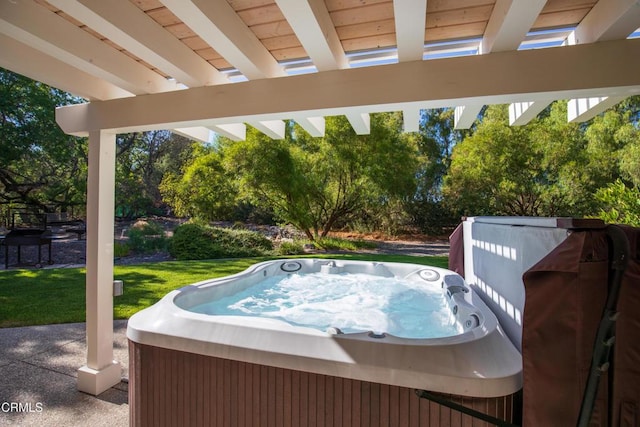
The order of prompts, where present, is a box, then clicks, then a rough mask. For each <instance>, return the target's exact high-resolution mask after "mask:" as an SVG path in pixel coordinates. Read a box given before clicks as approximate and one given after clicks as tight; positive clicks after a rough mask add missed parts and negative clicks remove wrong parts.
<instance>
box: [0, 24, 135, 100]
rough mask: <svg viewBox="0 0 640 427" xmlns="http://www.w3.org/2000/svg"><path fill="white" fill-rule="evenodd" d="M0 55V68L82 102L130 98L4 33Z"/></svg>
mask: <svg viewBox="0 0 640 427" xmlns="http://www.w3.org/2000/svg"><path fill="white" fill-rule="evenodd" d="M0 52H2V54H0V67H2V68H6V69H9V70H14V71H15V72H17V73H20V74H22V75H24V76H27V77H29V78H31V79H33V80H37V81H39V82H42V83H45V84H47V85H49V86H52V87H56V88H58V89H61V90H64V91H67V92H69V93H73V94H74V95H77V96H80V97H83V98H86V99H95V100H99V101H102V100H107V99H114V98H126V97H128V96H134V94H133V93H131V92H129V91H126V90H124V89H121V88H119V87H118V86H116V85H114V84H113V83H111V82H108V81H106V80H104V79H100V78H98V77H95V76H93V75H91V74H89V73H86V72H84V71H81V70H79V69H78V68H76V67H73V66H71V65H69V64H67V63H66V62H63V61H60V60H59V59H56V58H54V57H53V56H49V55H47V54H45V53H43V52H42V51H40V50H38V49H34V48H32V47H30V46H27V45H25V44H24V43H21V42H19V41H17V40H15V39H13V38H11V37H8V36H6V35H4V34H0Z"/></svg>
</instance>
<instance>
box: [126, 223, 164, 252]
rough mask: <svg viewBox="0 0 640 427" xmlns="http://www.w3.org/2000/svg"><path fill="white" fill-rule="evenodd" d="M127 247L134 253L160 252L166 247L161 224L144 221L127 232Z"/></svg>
mask: <svg viewBox="0 0 640 427" xmlns="http://www.w3.org/2000/svg"><path fill="white" fill-rule="evenodd" d="M127 237H128V238H129V243H128V245H129V248H130V249H131V251H132V252H135V253H143V254H144V253H152V252H160V251H164V250H166V249H167V238H166V237H165V235H164V229H163V228H162V226H161V225H159V224H155V223H144V224H142V225H140V226H138V225H136V226H134V227H132V228H131V229H130V230H129V231H128V232H127Z"/></svg>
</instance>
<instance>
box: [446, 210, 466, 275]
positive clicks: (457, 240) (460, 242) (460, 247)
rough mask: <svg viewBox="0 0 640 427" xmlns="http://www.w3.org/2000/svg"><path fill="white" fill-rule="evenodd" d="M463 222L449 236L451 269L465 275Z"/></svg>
mask: <svg viewBox="0 0 640 427" xmlns="http://www.w3.org/2000/svg"><path fill="white" fill-rule="evenodd" d="M462 228H463V226H462V223H460V224H458V226H457V227H456V229H455V230H453V233H451V235H450V236H449V247H450V249H449V270H451V271H455V272H456V273H458V274H459V275H461V276H462V277H464V233H463V231H462Z"/></svg>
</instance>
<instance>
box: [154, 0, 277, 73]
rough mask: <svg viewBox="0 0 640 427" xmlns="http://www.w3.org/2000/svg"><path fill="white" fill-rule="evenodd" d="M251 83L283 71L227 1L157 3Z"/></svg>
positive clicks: (206, 0) (176, 0)
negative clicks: (163, 6)
mask: <svg viewBox="0 0 640 427" xmlns="http://www.w3.org/2000/svg"><path fill="white" fill-rule="evenodd" d="M160 1H161V2H162V4H164V5H165V6H166V7H167V8H168V9H169V10H171V12H172V13H173V14H174V15H176V16H177V17H178V18H180V19H181V20H182V21H183V22H184V23H185V24H186V25H187V26H189V27H190V28H191V29H193V30H194V31H195V32H196V33H197V34H199V35H200V37H201V38H202V39H203V40H204V41H206V42H207V43H208V44H209V46H211V47H212V48H213V49H215V50H216V51H217V52H218V53H219V54H220V55H222V57H223V58H224V59H226V60H227V61H228V62H229V63H230V64H231V65H233V66H234V67H235V68H236V69H238V70H239V71H240V72H241V73H242V74H243V75H244V76H245V77H247V78H248V79H250V80H253V79H264V78H268V77H282V76H284V75H285V72H284V70H283V68H282V66H280V64H278V62H277V61H276V60H275V59H274V57H273V56H272V55H271V53H269V51H268V50H267V49H266V48H265V47H264V45H263V44H262V43H260V40H258V38H257V37H256V36H255V34H253V32H252V31H251V30H250V29H249V28H248V27H247V26H246V25H245V24H244V22H242V19H241V18H240V17H239V16H238V14H237V13H236V12H235V11H234V10H233V8H232V7H231V6H230V5H229V3H228V2H227V0H160Z"/></svg>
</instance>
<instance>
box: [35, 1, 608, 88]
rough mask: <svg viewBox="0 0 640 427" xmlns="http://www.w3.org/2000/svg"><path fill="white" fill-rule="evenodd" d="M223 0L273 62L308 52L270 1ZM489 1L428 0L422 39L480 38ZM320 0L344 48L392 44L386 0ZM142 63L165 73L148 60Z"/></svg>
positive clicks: (550, 12)
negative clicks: (323, 3)
mask: <svg viewBox="0 0 640 427" xmlns="http://www.w3.org/2000/svg"><path fill="white" fill-rule="evenodd" d="M131 2H132V3H133V4H135V5H136V6H137V7H138V8H140V10H142V11H143V12H145V13H146V14H147V15H148V16H149V17H151V18H152V19H153V20H154V21H155V22H157V23H158V24H159V25H161V26H162V27H163V28H164V29H166V30H167V31H168V32H170V33H171V34H173V35H174V36H175V37H176V38H177V39H179V40H180V41H181V42H182V43H184V44H185V45H186V46H188V47H189V48H190V49H192V50H193V51H194V52H196V53H197V54H198V55H199V56H201V57H202V58H203V59H205V60H206V61H207V62H209V63H210V64H211V65H213V66H214V67H216V68H217V69H218V70H228V69H233V68H234V67H233V65H232V64H230V63H229V62H227V61H226V60H225V59H224V58H223V57H222V56H221V55H220V54H219V53H218V52H216V51H215V49H214V48H213V47H211V46H209V45H208V44H207V42H205V41H204V40H203V39H202V38H201V37H199V36H198V34H196V33H195V32H194V31H193V30H191V29H190V28H189V27H188V26H187V25H186V24H184V23H183V22H182V21H181V20H180V19H179V18H178V17H177V16H175V15H174V14H173V13H172V12H171V11H170V10H169V9H168V8H167V7H166V6H164V5H163V4H162V3H161V2H160V1H159V0H132V1H131ZM228 2H229V5H231V7H232V8H233V10H234V11H235V12H236V13H237V14H238V16H239V17H240V18H241V19H242V21H243V22H244V23H245V24H246V26H247V27H248V28H249V29H250V30H251V31H252V32H253V34H255V36H256V37H257V38H258V40H260V42H261V43H262V44H263V45H264V46H265V47H266V48H267V50H268V51H269V52H270V53H271V55H273V57H274V58H275V59H276V60H277V61H280V62H284V61H291V60H296V59H304V58H308V57H309V55H307V53H306V51H305V49H304V47H303V46H302V44H301V43H300V41H299V40H298V38H297V37H296V35H295V33H294V31H293V29H292V28H291V25H289V23H288V22H287V20H286V19H285V17H284V15H283V14H282V12H281V11H280V9H279V8H278V6H277V5H276V2H275V1H271V0H228ZM36 3H38V4H40V5H42V6H44V7H46V8H48V9H49V10H51V11H52V12H54V13H56V14H58V15H60V16H62V17H64V18H65V19H67V20H69V21H71V22H72V23H74V25H77V26H78V27H80V28H82V29H83V30H85V31H87V32H89V33H90V34H91V35H93V36H94V37H97V38H98V39H100V40H101V41H102V42H104V43H107V44H109V45H111V46H113V47H115V48H117V49H118V50H119V51H121V52H123V53H125V54H127V55H129V56H131V57H132V58H135V59H136V60H137V61H139V62H141V63H143V64H145V63H144V61H142V60H140V59H139V58H137V57H136V56H135V55H133V54H131V53H130V52H128V51H127V50H126V49H125V48H123V47H121V46H118V45H117V44H115V43H113V42H112V41H110V40H109V39H107V38H106V37H104V36H102V35H101V34H99V33H97V32H96V31H94V30H93V29H91V28H90V27H88V26H87V25H84V24H83V23H82V22H79V21H77V20H76V19H74V18H72V17H71V16H69V15H68V14H66V13H64V12H63V11H61V10H60V9H58V8H56V7H54V6H52V5H51V4H49V3H48V2H47V1H46V0H36ZM495 3H496V1H495V0H453V1H451V0H429V1H428V2H427V16H426V20H425V37H424V41H425V44H428V43H438V42H447V41H454V40H465V39H474V38H480V37H482V35H483V34H484V31H485V29H486V27H487V23H488V21H489V19H490V17H491V13H492V11H493V8H494V6H495ZM596 3H597V1H595V0H591V1H587V0H549V1H547V3H546V5H545V7H544V8H543V9H542V12H541V13H540V15H539V16H538V18H537V19H536V21H535V22H534V24H533V26H532V27H531V31H538V30H543V29H554V28H567V27H573V26H576V25H577V24H578V23H580V21H581V20H582V19H583V18H584V17H585V16H586V15H587V13H589V11H590V10H591V8H592V7H593V6H594V5H595V4H596ZM325 4H326V7H327V10H328V11H329V15H330V16H331V20H332V21H333V24H334V26H335V29H336V32H337V34H338V37H339V39H340V42H341V43H342V48H343V49H344V51H345V53H347V54H349V53H353V52H362V51H372V50H377V49H382V48H393V47H395V46H396V36H395V23H394V13H393V1H392V0H326V1H325ZM145 66H147V67H149V68H150V69H153V70H154V71H156V72H158V73H160V74H162V75H164V76H165V77H169V76H167V75H166V74H165V73H163V72H162V71H161V70H158V69H157V68H154V67H152V66H151V65H149V64H145Z"/></svg>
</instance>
